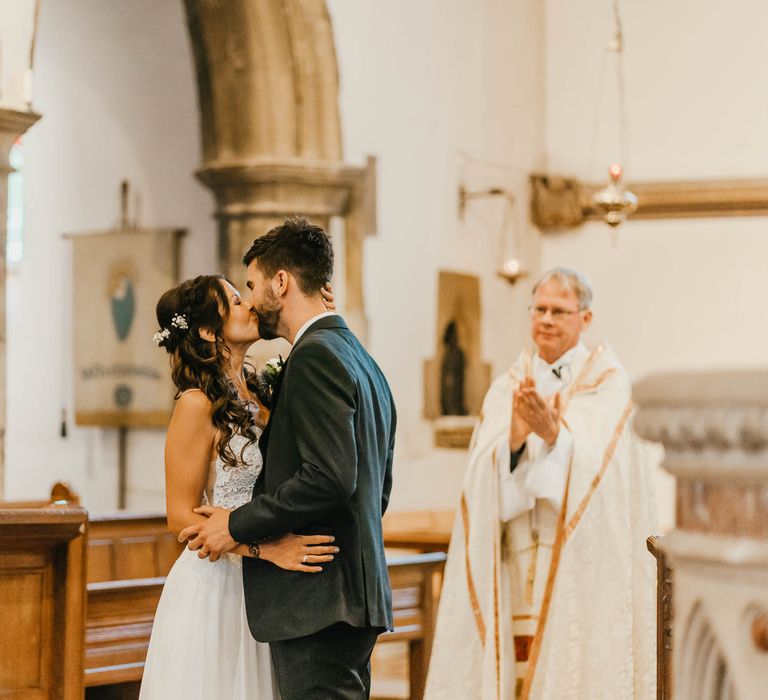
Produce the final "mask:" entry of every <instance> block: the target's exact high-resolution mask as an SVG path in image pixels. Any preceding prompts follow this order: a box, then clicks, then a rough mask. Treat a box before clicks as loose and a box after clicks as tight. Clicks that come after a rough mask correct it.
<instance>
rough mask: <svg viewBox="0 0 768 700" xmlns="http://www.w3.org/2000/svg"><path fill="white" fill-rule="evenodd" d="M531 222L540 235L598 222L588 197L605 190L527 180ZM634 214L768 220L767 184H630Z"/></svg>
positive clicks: (548, 178)
mask: <svg viewBox="0 0 768 700" xmlns="http://www.w3.org/2000/svg"><path fill="white" fill-rule="evenodd" d="M530 181H531V219H532V221H533V223H534V224H536V226H538V227H539V229H541V230H542V231H544V232H553V231H562V230H567V229H571V228H575V227H577V226H580V225H581V224H583V223H584V222H585V221H599V220H600V219H601V216H600V213H599V212H598V211H597V210H596V209H595V208H594V207H593V205H592V195H593V194H594V193H595V192H597V191H598V190H599V189H601V188H602V187H603V186H604V185H603V184H597V183H582V182H579V181H578V180H577V179H575V178H564V177H560V176H552V175H541V174H535V175H531V178H530ZM627 188H628V189H629V190H631V191H632V192H634V193H635V194H636V195H637V199H638V208H637V211H636V212H635V213H634V214H632V215H631V217H630V219H691V218H710V217H726V216H767V215H768V179H766V178H762V179H759V178H753V179H730V180H678V181H670V182H633V183H630V184H629V185H627Z"/></svg>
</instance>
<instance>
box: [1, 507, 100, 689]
mask: <svg viewBox="0 0 768 700" xmlns="http://www.w3.org/2000/svg"><path fill="white" fill-rule="evenodd" d="M57 500H59V502H58V503H56V504H54V503H51V502H49V501H45V502H38V503H13V504H11V503H4V504H0V619H1V620H2V625H0V696H2V697H8V698H15V699H16V700H43V699H44V698H58V699H60V700H81V699H82V697H83V668H82V658H83V657H82V652H83V629H84V624H83V621H84V615H85V595H84V593H85V557H86V537H85V532H86V522H87V518H88V514H87V513H86V511H85V510H84V509H83V508H81V507H80V506H78V505H75V504H71V503H67V502H66V501H65V500H64V499H57Z"/></svg>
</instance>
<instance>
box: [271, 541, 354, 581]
mask: <svg viewBox="0 0 768 700" xmlns="http://www.w3.org/2000/svg"><path fill="white" fill-rule="evenodd" d="M334 539H335V538H334V537H332V536H331V535H294V534H293V533H288V534H287V535H283V536H282V537H280V538H279V539H276V540H269V541H268V542H262V543H261V544H260V545H259V559H264V560H265V561H269V562H272V563H273V564H274V565H275V566H279V567H280V568H281V569H286V570H288V571H303V572H304V573H308V574H316V573H319V572H320V571H322V570H323V567H322V566H318V565H319V564H327V563H328V562H331V561H333V556H334V554H338V552H339V548H338V547H336V546H335V545H334V544H332V543H333V541H334Z"/></svg>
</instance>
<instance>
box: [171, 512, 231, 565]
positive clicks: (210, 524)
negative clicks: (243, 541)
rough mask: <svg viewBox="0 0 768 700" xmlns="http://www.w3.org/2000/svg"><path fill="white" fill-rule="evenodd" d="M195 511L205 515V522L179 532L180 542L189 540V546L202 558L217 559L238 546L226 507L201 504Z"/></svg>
mask: <svg viewBox="0 0 768 700" xmlns="http://www.w3.org/2000/svg"><path fill="white" fill-rule="evenodd" d="M194 512H195V513H197V514H198V515H205V516H206V517H207V518H208V519H207V520H206V521H205V522H202V523H197V524H195V525H190V526H189V527H185V528H184V529H183V530H182V531H181V532H180V533H179V542H187V548H188V549H190V550H191V551H193V552H197V556H198V557H200V558H201V559H205V558H206V557H208V560H209V561H216V560H217V559H218V558H219V557H220V556H221V555H222V554H225V553H226V552H230V551H232V550H233V549H234V548H235V547H237V542H235V541H234V540H233V539H232V536H231V535H230V534H229V513H230V511H229V510H227V509H226V508H217V507H215V506H200V507H199V508H195V509H194Z"/></svg>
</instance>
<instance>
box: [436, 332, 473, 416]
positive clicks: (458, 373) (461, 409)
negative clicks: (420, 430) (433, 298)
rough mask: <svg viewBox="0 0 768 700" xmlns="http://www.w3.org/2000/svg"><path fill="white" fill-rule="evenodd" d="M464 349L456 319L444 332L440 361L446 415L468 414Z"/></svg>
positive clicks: (443, 407) (442, 401) (443, 406)
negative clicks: (465, 402)
mask: <svg viewBox="0 0 768 700" xmlns="http://www.w3.org/2000/svg"><path fill="white" fill-rule="evenodd" d="M464 371H465V360H464V351H463V350H462V349H461V347H460V346H459V334H458V329H457V327H456V321H454V320H451V321H449V322H448V324H447V325H446V327H445V332H444V333H443V359H442V362H441V363H440V412H441V413H442V415H444V416H466V415H467V413H468V412H467V409H466V406H465V404H464Z"/></svg>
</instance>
